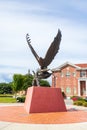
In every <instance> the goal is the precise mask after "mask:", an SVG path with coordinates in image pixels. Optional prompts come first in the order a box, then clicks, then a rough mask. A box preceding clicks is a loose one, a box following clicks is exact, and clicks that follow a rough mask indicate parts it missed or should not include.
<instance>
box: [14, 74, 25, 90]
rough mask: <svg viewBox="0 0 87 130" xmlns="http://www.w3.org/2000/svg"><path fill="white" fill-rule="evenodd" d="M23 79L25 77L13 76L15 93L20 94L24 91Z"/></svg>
mask: <svg viewBox="0 0 87 130" xmlns="http://www.w3.org/2000/svg"><path fill="white" fill-rule="evenodd" d="M23 79H24V77H23V75H21V74H14V76H13V90H14V92H18V91H20V90H21V89H22V86H23Z"/></svg>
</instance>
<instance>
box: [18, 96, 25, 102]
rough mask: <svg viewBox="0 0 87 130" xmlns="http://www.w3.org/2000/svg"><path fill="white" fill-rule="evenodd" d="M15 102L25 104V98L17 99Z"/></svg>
mask: <svg viewBox="0 0 87 130" xmlns="http://www.w3.org/2000/svg"><path fill="white" fill-rule="evenodd" d="M17 102H25V97H17Z"/></svg>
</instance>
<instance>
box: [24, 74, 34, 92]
mask: <svg viewBox="0 0 87 130" xmlns="http://www.w3.org/2000/svg"><path fill="white" fill-rule="evenodd" d="M32 80H33V76H32V75H29V74H27V75H25V76H24V84H23V87H22V89H23V90H25V91H26V90H27V88H28V87H30V86H32Z"/></svg>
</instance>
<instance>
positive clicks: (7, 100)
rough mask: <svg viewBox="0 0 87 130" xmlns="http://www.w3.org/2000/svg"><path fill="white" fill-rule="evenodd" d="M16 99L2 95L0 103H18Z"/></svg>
mask: <svg viewBox="0 0 87 130" xmlns="http://www.w3.org/2000/svg"><path fill="white" fill-rule="evenodd" d="M16 102H17V101H16V99H15V98H13V97H12V96H9V95H0V103H16Z"/></svg>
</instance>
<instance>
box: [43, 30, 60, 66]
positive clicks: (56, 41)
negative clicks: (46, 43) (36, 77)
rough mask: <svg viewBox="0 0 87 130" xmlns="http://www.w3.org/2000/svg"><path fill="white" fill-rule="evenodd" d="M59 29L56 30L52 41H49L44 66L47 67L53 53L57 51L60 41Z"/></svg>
mask: <svg viewBox="0 0 87 130" xmlns="http://www.w3.org/2000/svg"><path fill="white" fill-rule="evenodd" d="M61 36H62V35H61V31H60V30H58V33H57V35H56V37H55V38H54V40H53V42H52V43H51V45H50V47H49V49H48V51H47V53H46V55H45V58H44V66H45V67H47V66H48V65H49V64H50V63H51V62H52V60H53V59H54V57H55V55H56V54H57V53H58V50H59V46H60V42H61Z"/></svg>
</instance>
